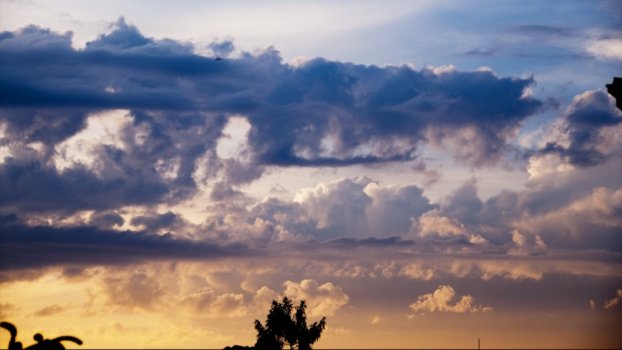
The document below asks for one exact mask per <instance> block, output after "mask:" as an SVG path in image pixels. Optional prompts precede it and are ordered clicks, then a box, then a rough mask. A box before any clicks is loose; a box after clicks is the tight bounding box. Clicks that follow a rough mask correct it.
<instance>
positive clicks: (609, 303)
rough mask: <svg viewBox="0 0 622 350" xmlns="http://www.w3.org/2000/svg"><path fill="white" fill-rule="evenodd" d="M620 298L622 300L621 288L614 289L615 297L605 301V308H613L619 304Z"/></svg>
mask: <svg viewBox="0 0 622 350" xmlns="http://www.w3.org/2000/svg"><path fill="white" fill-rule="evenodd" d="M620 300H622V288H621V289H618V290H617V291H616V296H615V297H613V298H612V299H609V300H607V301H605V309H613V308H614V307H616V306H618V304H620Z"/></svg>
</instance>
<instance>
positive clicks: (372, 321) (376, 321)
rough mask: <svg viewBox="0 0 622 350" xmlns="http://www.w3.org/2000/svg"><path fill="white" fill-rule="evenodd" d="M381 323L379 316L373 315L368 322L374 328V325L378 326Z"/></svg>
mask: <svg viewBox="0 0 622 350" xmlns="http://www.w3.org/2000/svg"><path fill="white" fill-rule="evenodd" d="M381 321H382V319H381V318H380V316H378V315H374V316H372V318H371V319H370V320H369V324H371V325H372V326H375V325H377V324H379V323H380V322H381Z"/></svg>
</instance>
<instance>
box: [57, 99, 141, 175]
mask: <svg viewBox="0 0 622 350" xmlns="http://www.w3.org/2000/svg"><path fill="white" fill-rule="evenodd" d="M132 121H133V117H132V116H131V115H130V114H129V111H127V110H112V111H106V112H102V113H97V114H92V115H91V116H89V117H88V118H87V120H86V127H85V128H84V129H82V130H81V131H80V132H78V133H76V134H75V135H73V136H72V137H70V138H69V139H67V140H65V141H63V142H62V143H60V144H58V145H56V148H55V153H56V155H55V156H54V158H53V160H52V161H53V162H54V165H55V167H56V169H58V170H59V171H61V172H62V171H65V170H66V169H68V168H72V167H75V166H77V165H82V166H85V167H87V168H88V169H90V170H91V171H93V172H94V173H95V174H97V175H98V176H100V177H107V176H114V174H116V173H117V172H118V171H121V169H120V168H119V167H118V166H117V165H116V163H115V162H114V161H112V160H111V159H109V158H110V155H108V154H107V153H106V152H103V150H104V147H113V148H116V149H121V150H122V149H124V148H125V145H124V143H123V140H122V139H121V135H122V130H123V129H124V128H126V127H128V126H129V125H131V123H132Z"/></svg>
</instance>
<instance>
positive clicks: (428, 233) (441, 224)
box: [412, 211, 487, 244]
mask: <svg viewBox="0 0 622 350" xmlns="http://www.w3.org/2000/svg"><path fill="white" fill-rule="evenodd" d="M412 229H413V230H414V231H415V233H416V234H418V235H419V236H420V237H422V238H427V237H438V238H443V239H445V238H464V239H465V240H468V242H469V243H473V244H485V243H487V241H486V239H485V238H483V237H482V236H480V235H479V234H476V233H472V232H469V231H468V230H467V229H466V228H465V227H464V225H463V224H460V223H458V222H457V221H455V220H452V219H450V218H448V217H446V216H442V215H440V214H439V212H438V211H430V212H427V213H425V214H423V215H421V217H419V219H418V220H414V221H413V227H412Z"/></svg>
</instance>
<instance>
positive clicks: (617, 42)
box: [585, 38, 622, 60]
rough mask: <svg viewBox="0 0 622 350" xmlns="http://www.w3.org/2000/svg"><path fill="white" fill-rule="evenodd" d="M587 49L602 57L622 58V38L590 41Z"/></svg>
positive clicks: (610, 58) (609, 58)
mask: <svg viewBox="0 0 622 350" xmlns="http://www.w3.org/2000/svg"><path fill="white" fill-rule="evenodd" d="M585 49H586V50H587V52H589V53H591V54H592V55H594V56H596V57H598V58H600V59H608V60H622V39H619V38H610V39H600V40H594V41H590V42H588V43H587V44H586V47H585Z"/></svg>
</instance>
